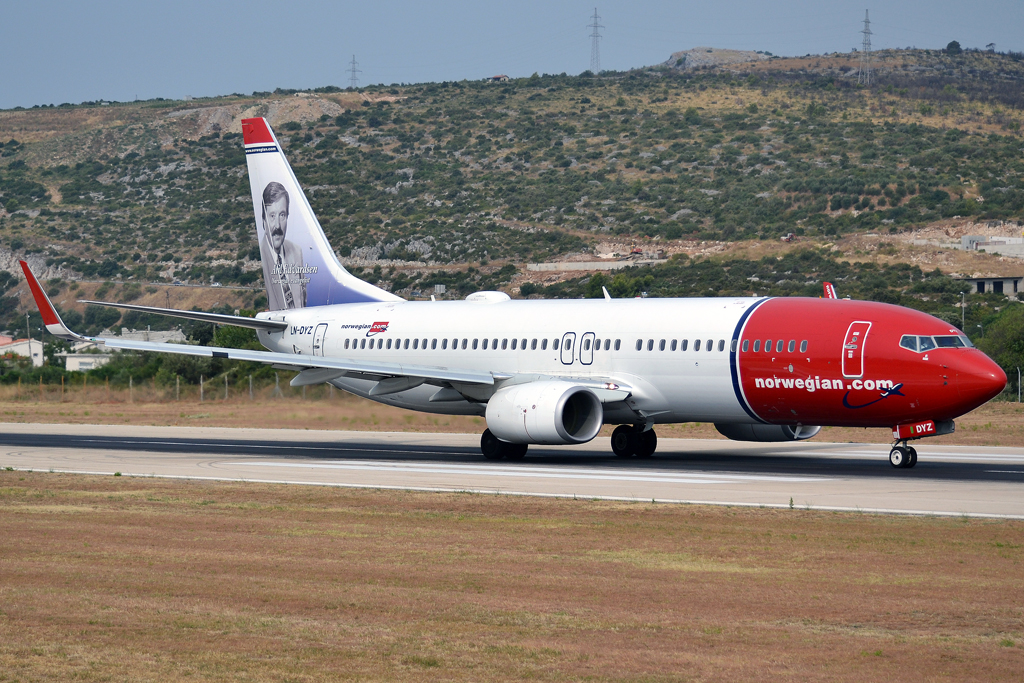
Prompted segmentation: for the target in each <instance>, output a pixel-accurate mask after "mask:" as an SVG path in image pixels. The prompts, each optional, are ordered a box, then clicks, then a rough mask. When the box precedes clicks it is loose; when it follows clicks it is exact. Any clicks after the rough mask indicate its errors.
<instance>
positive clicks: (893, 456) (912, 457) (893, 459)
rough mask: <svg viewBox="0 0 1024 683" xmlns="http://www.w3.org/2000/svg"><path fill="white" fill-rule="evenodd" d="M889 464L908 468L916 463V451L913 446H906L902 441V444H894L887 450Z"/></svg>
mask: <svg viewBox="0 0 1024 683" xmlns="http://www.w3.org/2000/svg"><path fill="white" fill-rule="evenodd" d="M889 464H890V465H892V466H893V467H900V468H910V467H913V466H914V465H916V464H917V451H916V450H914V447H913V446H908V445H907V442H906V441H904V442H903V445H902V446H900V445H898V444H897V445H895V446H893V447H892V450H891V451H889Z"/></svg>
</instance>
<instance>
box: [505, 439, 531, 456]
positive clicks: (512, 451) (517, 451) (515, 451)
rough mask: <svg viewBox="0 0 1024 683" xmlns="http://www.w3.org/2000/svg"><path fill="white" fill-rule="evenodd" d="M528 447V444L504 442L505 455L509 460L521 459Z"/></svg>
mask: <svg viewBox="0 0 1024 683" xmlns="http://www.w3.org/2000/svg"><path fill="white" fill-rule="evenodd" d="M529 449H530V445H529V444H525V443H507V444H505V457H506V458H508V459H509V460H522V459H523V458H525V457H526V451H528V450H529Z"/></svg>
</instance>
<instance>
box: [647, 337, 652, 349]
mask: <svg viewBox="0 0 1024 683" xmlns="http://www.w3.org/2000/svg"><path fill="white" fill-rule="evenodd" d="M647 350H648V351H653V350H654V340H653V339H648V340H647Z"/></svg>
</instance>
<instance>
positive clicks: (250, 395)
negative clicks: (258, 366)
mask: <svg viewBox="0 0 1024 683" xmlns="http://www.w3.org/2000/svg"><path fill="white" fill-rule="evenodd" d="M249 400H250V401H251V400H252V375H249Z"/></svg>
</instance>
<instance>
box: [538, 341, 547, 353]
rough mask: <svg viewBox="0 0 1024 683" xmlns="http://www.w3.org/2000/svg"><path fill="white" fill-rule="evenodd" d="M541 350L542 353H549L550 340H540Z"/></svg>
mask: <svg viewBox="0 0 1024 683" xmlns="http://www.w3.org/2000/svg"><path fill="white" fill-rule="evenodd" d="M540 350H541V351H547V350H548V340H547V339H541V340H540Z"/></svg>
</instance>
